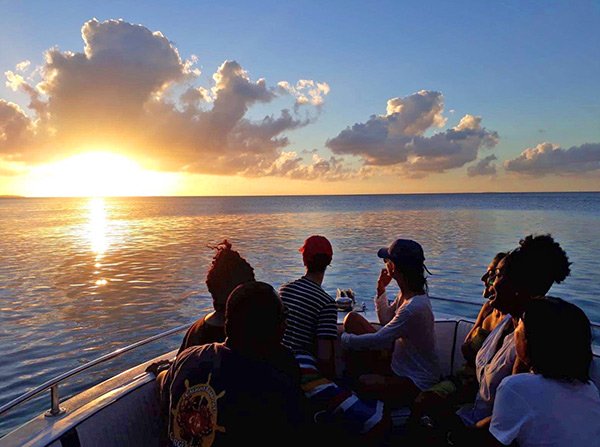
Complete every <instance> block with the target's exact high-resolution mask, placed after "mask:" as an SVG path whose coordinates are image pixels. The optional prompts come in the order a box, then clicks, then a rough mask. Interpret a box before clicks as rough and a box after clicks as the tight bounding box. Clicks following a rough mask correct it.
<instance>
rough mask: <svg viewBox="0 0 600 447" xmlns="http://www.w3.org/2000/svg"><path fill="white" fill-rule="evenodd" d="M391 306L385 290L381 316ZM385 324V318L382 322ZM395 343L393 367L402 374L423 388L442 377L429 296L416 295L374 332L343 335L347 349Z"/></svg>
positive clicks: (379, 307) (378, 306) (378, 305)
mask: <svg viewBox="0 0 600 447" xmlns="http://www.w3.org/2000/svg"><path fill="white" fill-rule="evenodd" d="M385 306H388V307H389V304H388V299H387V295H386V293H385V292H384V293H383V294H381V295H380V296H378V297H376V298H375V307H376V309H377V313H378V315H381V310H382V309H383V308H384V307H385ZM382 323H383V321H382ZM392 343H393V346H394V352H393V355H392V364H391V368H392V371H393V372H394V374H396V375H397V376H399V377H408V378H410V379H411V380H412V381H413V382H414V384H415V385H416V386H417V387H418V388H419V389H421V390H424V389H427V388H429V387H430V386H432V385H434V384H435V383H437V382H438V380H439V378H440V373H439V366H438V359H437V354H436V351H435V332H434V318H433V311H432V309H431V303H430V301H429V297H428V296H427V295H417V296H413V297H412V298H410V299H408V300H404V301H403V302H402V304H401V305H400V306H398V307H397V308H396V311H395V313H394V316H393V318H392V319H391V320H390V321H389V322H388V323H387V324H385V326H383V327H382V328H381V329H379V330H378V331H377V332H375V333H372V334H362V335H355V334H348V333H346V332H344V333H343V334H342V347H344V348H345V349H355V350H360V349H388V348H389V347H391V346H392Z"/></svg>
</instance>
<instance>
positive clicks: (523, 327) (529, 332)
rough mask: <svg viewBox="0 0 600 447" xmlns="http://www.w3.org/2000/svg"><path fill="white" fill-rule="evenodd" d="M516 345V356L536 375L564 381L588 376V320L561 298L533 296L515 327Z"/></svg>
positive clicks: (590, 357)
mask: <svg viewBox="0 0 600 447" xmlns="http://www.w3.org/2000/svg"><path fill="white" fill-rule="evenodd" d="M515 346H516V349H517V355H518V356H519V358H520V359H521V360H523V361H524V362H525V363H526V364H528V365H529V366H530V367H531V369H532V371H533V372H534V373H536V374H542V375H543V376H544V377H547V378H549V379H558V380H566V381H574V380H579V381H581V382H587V381H588V380H589V379H590V375H589V371H590V364H591V362H592V331H591V327H590V320H588V317H587V316H586V315H585V313H584V312H583V311H582V310H581V309H580V308H579V307H577V306H576V305H574V304H571V303H568V302H567V301H565V300H563V299H560V298H554V297H550V296H549V297H545V298H535V299H532V300H531V301H530V302H529V304H528V305H527V308H526V310H525V312H524V313H523V318H521V320H520V321H519V325H518V326H517V328H516V330H515Z"/></svg>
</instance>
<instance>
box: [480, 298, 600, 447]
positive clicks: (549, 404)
mask: <svg viewBox="0 0 600 447" xmlns="http://www.w3.org/2000/svg"><path fill="white" fill-rule="evenodd" d="M591 340H592V334H591V329H590V322H589V320H588V318H587V317H586V315H585V313H584V312H583V311H582V310H581V309H580V308H578V307H577V306H575V305H574V304H571V303H568V302H566V301H564V300H562V299H560V298H553V297H547V298H545V299H536V300H532V302H531V303H530V304H529V306H528V307H527V310H526V311H525V313H524V314H523V318H522V319H521V320H520V321H519V324H518V326H517V328H516V329H515V345H516V350H517V355H518V357H519V358H520V359H521V360H522V361H523V362H524V363H526V364H528V365H529V366H530V368H531V373H525V374H516V375H514V376H510V377H507V378H505V379H504V380H503V381H502V382H501V383H500V386H499V387H498V391H497V393H496V401H495V402H494V411H493V413H492V422H491V425H490V429H489V431H490V433H491V435H492V436H493V438H494V441H495V442H492V443H491V445H498V446H500V445H510V444H512V443H513V442H517V443H518V445H519V446H520V447H533V446H592V445H598V444H599V443H600V395H599V393H598V388H596V386H595V385H594V383H593V382H592V381H591V380H590V375H589V371H590V364H591V362H592V349H591Z"/></svg>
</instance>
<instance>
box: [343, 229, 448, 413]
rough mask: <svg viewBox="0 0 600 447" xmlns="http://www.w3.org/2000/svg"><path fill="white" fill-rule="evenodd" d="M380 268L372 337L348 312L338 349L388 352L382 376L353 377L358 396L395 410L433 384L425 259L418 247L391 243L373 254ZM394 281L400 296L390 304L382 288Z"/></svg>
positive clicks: (405, 241)
mask: <svg viewBox="0 0 600 447" xmlns="http://www.w3.org/2000/svg"><path fill="white" fill-rule="evenodd" d="M377 254H378V256H379V257H380V258H382V259H383V260H384V262H385V266H386V268H384V269H382V270H381V273H380V275H379V279H378V281H377V290H376V292H377V293H376V297H375V308H376V310H377V315H378V318H379V321H380V323H381V324H382V325H383V327H382V328H381V329H379V330H378V331H377V330H375V328H374V327H373V326H371V325H370V323H368V321H367V320H366V319H364V318H363V317H362V316H360V315H359V314H357V313H355V312H351V313H350V314H348V315H347V316H346V318H345V319H344V332H343V334H342V337H341V342H342V347H343V348H344V349H345V350H349V351H357V350H358V351H360V350H373V349H375V350H381V349H389V348H390V347H391V346H393V353H392V357H391V362H388V363H387V365H386V366H385V368H384V369H383V370H379V371H374V373H373V374H363V375H361V376H360V377H359V386H360V388H359V389H360V390H361V391H362V392H363V393H366V394H367V395H371V396H372V397H374V398H378V399H382V400H384V401H386V402H389V403H390V404H392V405H395V406H401V405H406V404H410V403H412V401H413V400H414V398H415V397H416V396H417V395H418V394H419V393H420V392H421V391H422V390H424V389H427V388H429V387H430V386H431V385H433V384H434V383H436V382H437V381H438V380H439V367H438V361H437V355H436V351H435V334H434V318H433V312H432V309H431V303H430V301H429V297H428V296H427V280H426V278H425V271H426V267H425V265H424V261H425V256H424V254H423V248H422V247H421V245H420V244H419V243H417V242H415V241H413V240H409V239H397V240H396V241H394V242H392V244H390V246H389V247H384V248H382V249H380V250H379V251H378V253H377ZM392 279H394V280H396V282H397V284H398V286H399V288H400V292H399V294H398V296H397V297H396V299H395V300H394V301H393V302H392V303H391V304H390V303H389V302H388V297H387V294H386V287H387V286H388V285H389V283H390V282H391V280H392Z"/></svg>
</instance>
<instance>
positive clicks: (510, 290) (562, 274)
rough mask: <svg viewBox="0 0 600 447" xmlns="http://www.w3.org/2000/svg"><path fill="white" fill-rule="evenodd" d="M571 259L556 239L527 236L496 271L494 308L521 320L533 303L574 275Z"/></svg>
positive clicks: (545, 235)
mask: <svg viewBox="0 0 600 447" xmlns="http://www.w3.org/2000/svg"><path fill="white" fill-rule="evenodd" d="M570 264H571V263H570V262H569V258H568V257H567V254H566V253H565V251H564V250H563V249H562V248H561V247H560V245H559V244H558V242H555V241H554V239H553V238H552V236H550V235H549V234H544V235H540V236H533V235H530V236H527V237H526V238H525V239H522V240H521V241H520V242H519V247H517V248H515V249H514V250H512V251H510V252H509V253H508V254H507V255H506V256H505V257H504V258H503V259H502V260H501V261H500V262H499V263H498V266H497V267H496V271H495V273H494V282H493V284H492V287H491V296H490V300H491V304H492V307H494V308H495V309H498V310H499V311H500V312H502V313H505V314H511V315H512V316H513V317H520V316H521V314H522V313H523V311H524V309H525V306H526V305H527V303H528V302H529V300H530V299H531V298H533V297H536V296H543V295H545V294H546V293H548V290H550V287H551V286H552V284H554V283H560V282H562V281H563V280H564V279H565V278H566V277H567V276H568V275H569V274H570V272H571V270H570V268H569V265H570Z"/></svg>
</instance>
